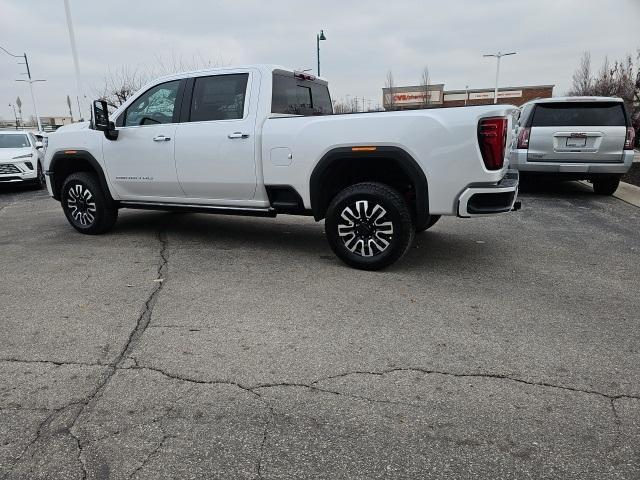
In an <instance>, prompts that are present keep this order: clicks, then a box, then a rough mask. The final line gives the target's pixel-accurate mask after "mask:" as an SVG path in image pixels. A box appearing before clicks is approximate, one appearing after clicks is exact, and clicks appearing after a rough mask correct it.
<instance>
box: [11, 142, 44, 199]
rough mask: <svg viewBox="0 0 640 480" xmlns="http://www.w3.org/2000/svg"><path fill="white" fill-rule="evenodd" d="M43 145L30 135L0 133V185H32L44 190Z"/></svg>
mask: <svg viewBox="0 0 640 480" xmlns="http://www.w3.org/2000/svg"><path fill="white" fill-rule="evenodd" d="M42 149H43V144H42V142H41V141H38V140H37V139H36V137H35V136H34V135H33V134H32V133H30V132H25V131H20V130H3V131H0V183H33V184H37V185H40V187H42V188H45V187H46V182H45V177H44V171H43V170H42V158H43V156H42Z"/></svg>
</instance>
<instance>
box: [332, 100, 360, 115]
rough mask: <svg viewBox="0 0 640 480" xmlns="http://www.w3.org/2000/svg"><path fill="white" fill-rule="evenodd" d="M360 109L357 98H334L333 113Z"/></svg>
mask: <svg viewBox="0 0 640 480" xmlns="http://www.w3.org/2000/svg"><path fill="white" fill-rule="evenodd" d="M357 111H358V105H357V99H356V98H347V99H346V100H343V99H340V100H334V102H333V113H337V114H340V113H355V112H357Z"/></svg>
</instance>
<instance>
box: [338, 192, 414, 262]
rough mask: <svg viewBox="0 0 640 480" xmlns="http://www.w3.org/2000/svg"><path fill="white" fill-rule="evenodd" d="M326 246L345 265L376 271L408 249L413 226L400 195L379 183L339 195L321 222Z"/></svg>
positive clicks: (398, 257) (395, 259)
mask: <svg viewBox="0 0 640 480" xmlns="http://www.w3.org/2000/svg"><path fill="white" fill-rule="evenodd" d="M325 229H326V233H327V239H328V241H329V246H330V247H331V249H332V250H333V252H334V253H335V254H336V255H337V256H338V258H340V260H342V261H343V262H344V263H346V264H347V265H350V266H352V267H355V268H359V269H361V270H380V269H381V268H384V267H386V266H388V265H391V264H392V263H394V262H395V261H397V260H399V259H400V258H401V257H402V256H403V255H404V254H405V253H406V251H407V250H408V249H409V247H410V245H411V243H412V241H413V237H414V231H415V227H414V225H413V221H412V218H411V212H410V211H409V208H408V206H407V204H406V203H405V201H404V199H403V198H402V196H401V195H400V194H399V193H398V192H397V191H396V190H394V189H393V188H391V187H388V186H387V185H384V184H382V183H374V182H366V183H358V184H355V185H352V186H350V187H347V188H345V189H344V190H342V191H341V192H339V193H338V194H337V195H336V196H335V197H334V198H333V200H332V201H331V203H330V204H329V208H328V209H327V216H326V220H325Z"/></svg>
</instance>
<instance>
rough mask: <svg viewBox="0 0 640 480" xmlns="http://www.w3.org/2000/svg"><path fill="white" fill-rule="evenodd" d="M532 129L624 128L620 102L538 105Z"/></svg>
mask: <svg viewBox="0 0 640 480" xmlns="http://www.w3.org/2000/svg"><path fill="white" fill-rule="evenodd" d="M531 126H532V127H626V126H627V118H626V115H625V110H624V104H623V103H622V102H559V103H539V104H537V105H536V108H535V109H534V111H533V118H532V119H531Z"/></svg>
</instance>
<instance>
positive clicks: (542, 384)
mask: <svg viewBox="0 0 640 480" xmlns="http://www.w3.org/2000/svg"><path fill="white" fill-rule="evenodd" d="M394 372H418V373H424V374H426V375H434V374H436V375H444V376H449V377H457V378H494V379H498V380H508V381H511V382H516V383H522V384H525V385H531V386H534V387H546V388H557V389H560V390H567V391H571V392H577V393H584V394H590V395H598V396H600V397H604V398H608V399H610V400H612V399H613V400H618V399H620V398H629V399H634V400H640V395H631V394H617V395H612V394H609V393H603V392H600V391H598V390H590V389H583V388H578V387H569V386H566V385H559V384H554V383H549V382H535V381H532V380H524V379H522V378H518V377H511V376H509V375H504V374H500V373H455V372H446V371H444V370H431V369H426V368H420V367H397V368H389V369H385V370H379V371H363V370H356V371H351V372H344V373H339V374H336V375H330V376H327V377H322V378H320V379H318V380H314V381H313V382H311V384H310V385H316V384H318V383H320V382H323V381H327V380H334V379H336V378H344V377H348V376H350V375H376V376H383V375H386V374H388V373H394ZM271 385H274V386H277V384H265V386H271ZM259 386H260V385H259Z"/></svg>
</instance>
